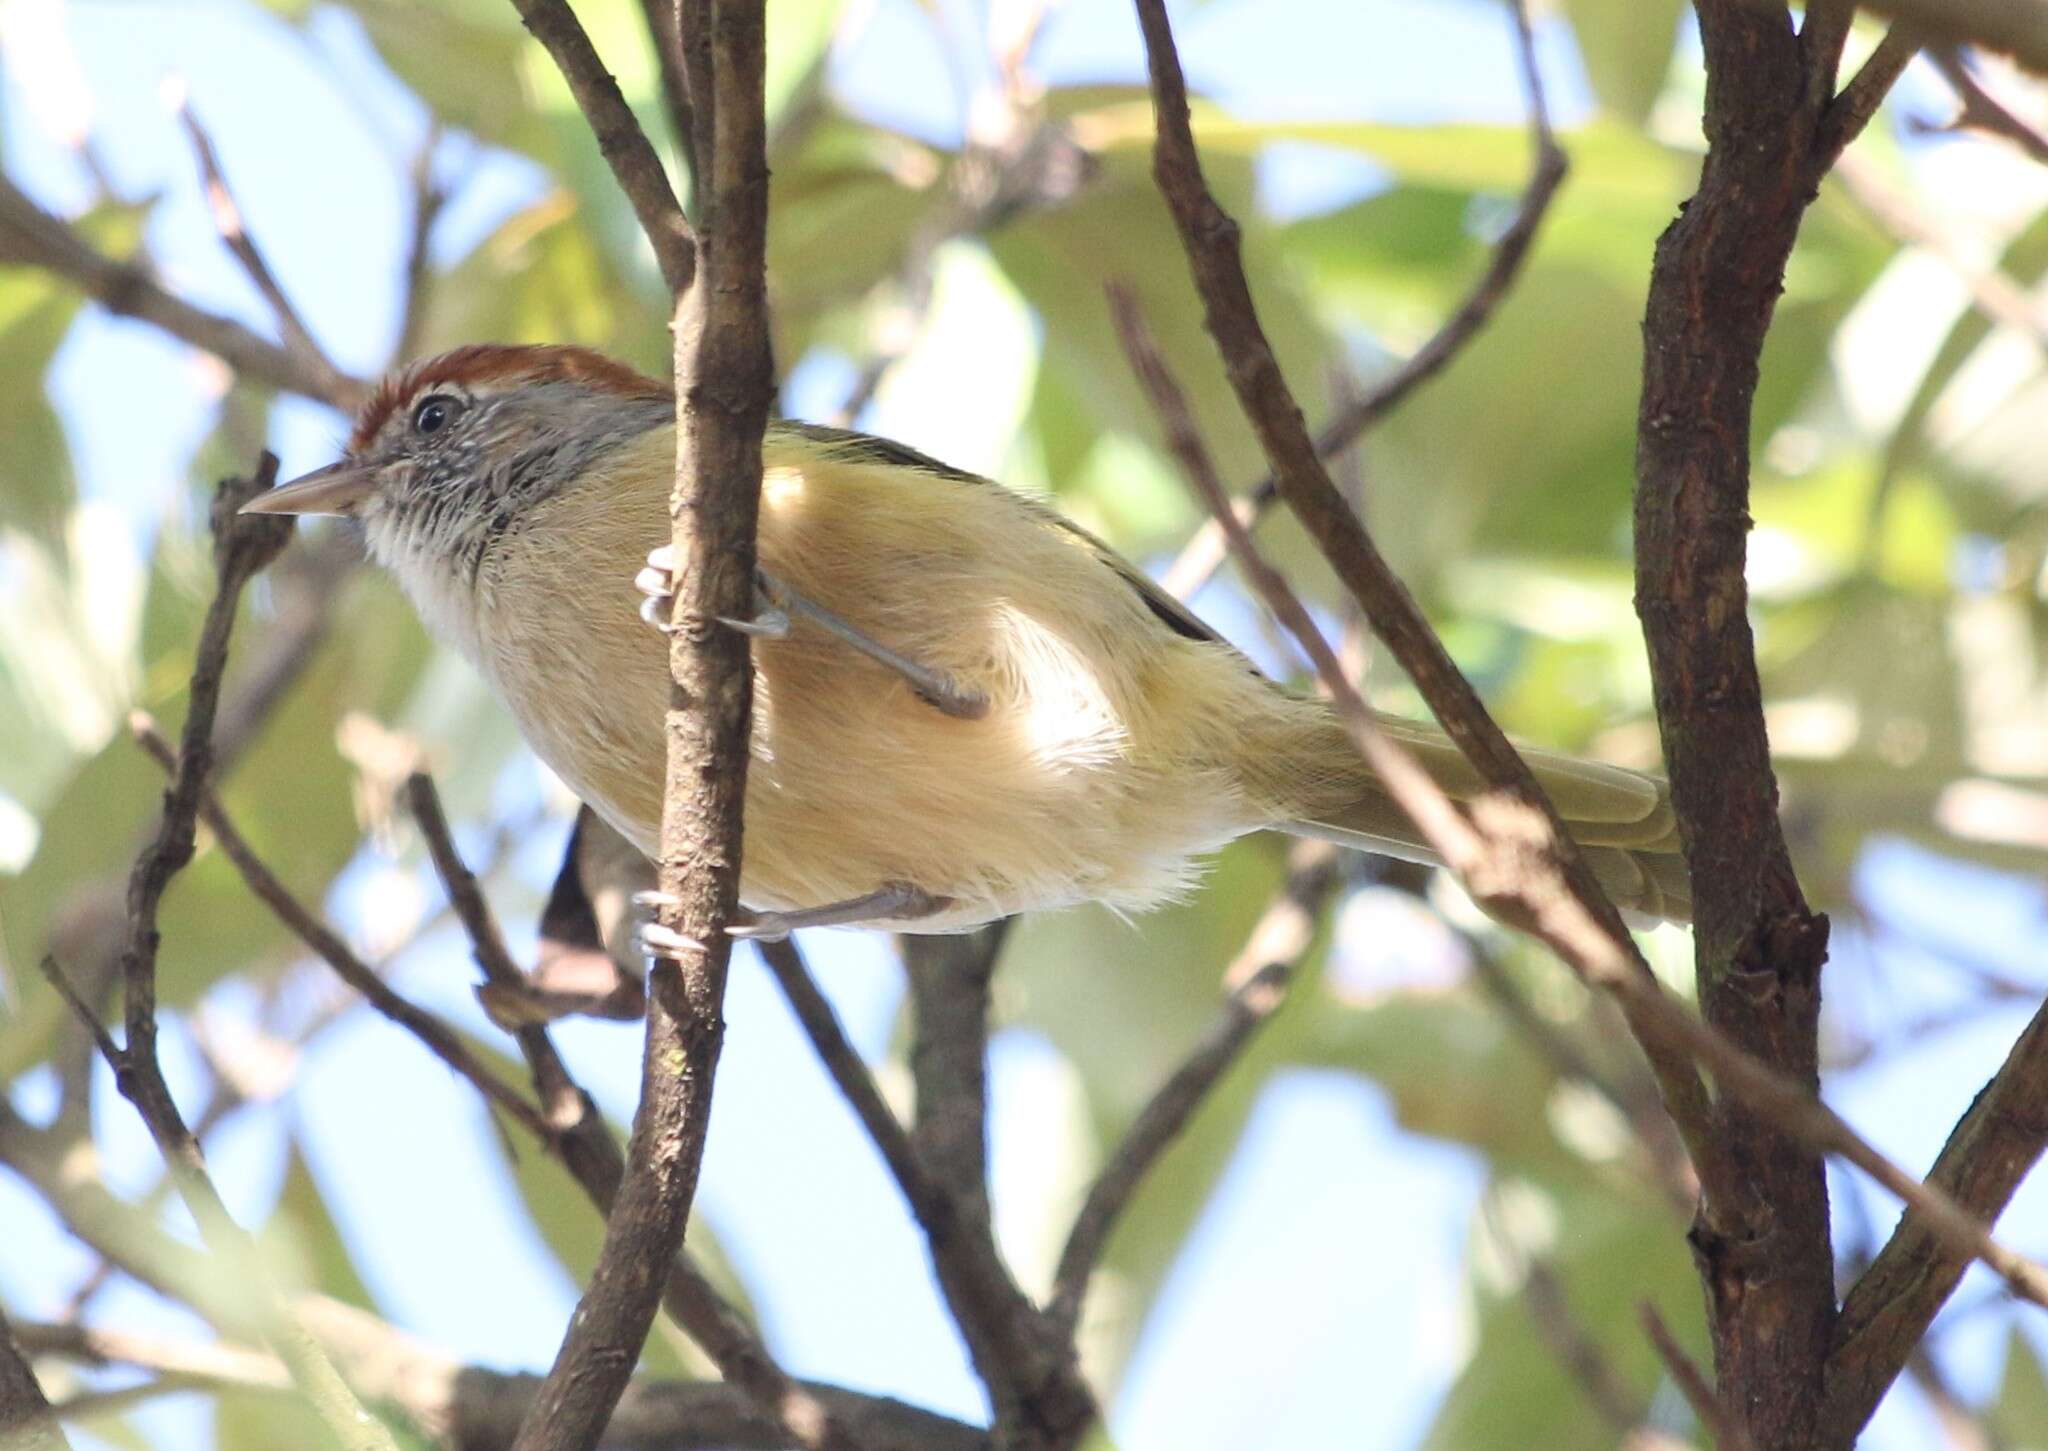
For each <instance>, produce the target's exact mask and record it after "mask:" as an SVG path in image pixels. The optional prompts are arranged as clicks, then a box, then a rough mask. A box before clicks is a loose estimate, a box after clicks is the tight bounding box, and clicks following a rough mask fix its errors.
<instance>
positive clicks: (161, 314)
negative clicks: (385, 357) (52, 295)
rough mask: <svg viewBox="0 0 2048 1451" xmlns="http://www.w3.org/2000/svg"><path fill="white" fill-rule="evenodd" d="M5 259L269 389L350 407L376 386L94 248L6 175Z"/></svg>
mask: <svg viewBox="0 0 2048 1451" xmlns="http://www.w3.org/2000/svg"><path fill="white" fill-rule="evenodd" d="M0 258H4V259H5V260H7V261H9V262H19V263H23V264H26V265H28V266H31V267H40V268H43V269H44V270H45V271H48V272H53V273H55V274H57V275H58V276H59V277H62V278H64V279H65V280H66V281H68V282H69V283H71V284H72V285H73V286H74V287H76V288H77V289H78V290H79V291H80V292H83V293H84V294H85V295H86V296H87V297H90V298H91V299H92V300H93V301H95V302H97V303H99V304H100V306H102V307H104V308H106V310H107V311H109V312H111V313H113V314H114V315H115V316H116V317H133V318H139V319H140V320H142V321H143V322H147V323H150V324H152V325H154V326H156V327H159V328H162V329H163V330H164V331H165V332H167V333H169V334H170V335H171V336H172V337H175V338H178V339H180V340H182V341H184V342H187V343H190V344H191V345H192V346H193V347H195V348H199V349H201V350H203V351H205V352H209V353H212V354H213V355H214V356H215V357H216V358H219V359H220V360H221V361H222V362H223V363H226V364H227V365H228V366H229V367H230V368H232V369H234V370H235V371H236V372H237V373H239V374H241V375H243V376H244V377H246V378H249V379H251V380H252V381H254V382H257V383H260V384H262V385H263V386H265V387H269V388H277V389H280V390H282V391H283V392H286V393H298V394H301V395H303V396H305V397H307V398H313V399H317V400H318V401H320V402H322V403H327V404H330V405H332V406H333V407H335V408H339V409H342V410H344V411H348V410H352V409H354V408H355V407H356V405H357V404H359V403H361V402H362V401H363V400H364V399H365V398H367V397H368V396H369V393H370V385H369V384H367V383H365V382H363V380H362V379H360V378H352V377H348V376H345V375H342V374H339V373H335V372H333V371H332V370H331V369H322V368H318V367H315V366H312V365H310V364H309V363H308V362H307V361H306V360H305V359H302V358H300V357H298V356H296V355H295V354H293V353H292V352H290V351H288V350H286V349H284V348H281V347H279V346H278V345H277V344H276V343H273V342H271V341H270V340H269V339H268V338H265V337H261V336H259V335H257V334H256V333H253V332H251V331H250V330H249V329H248V328H246V327H243V326H242V324H240V323H238V322H236V321H235V320H234V319H232V318H227V317H222V316H220V315H219V314H218V313H211V312H207V311H205V310H204V309H203V308H198V307H194V306H193V305H192V304H191V303H189V302H186V301H185V300H184V299H183V298H181V297H177V296H175V295H174V294H172V293H170V292H167V291H165V290H164V287H163V286H162V284H161V283H159V282H158V281H157V280H156V279H155V278H154V277H152V276H151V275H150V273H149V271H148V269H147V268H145V267H142V266H140V265H138V264H136V263H132V262H116V261H114V260H113V259H112V258H111V257H108V256H106V255H104V254H103V253H101V252H99V251H97V250H95V249H94V248H93V247H92V245H91V244H89V243H88V242H87V241H86V240H85V239H84V238H83V237H81V236H79V234H78V232H77V231H76V230H75V229H74V228H72V227H71V226H69V225H68V224H67V223H65V222H63V221H61V220H59V219H58V218H56V217H53V216H51V215H50V214H49V213H48V212H46V211H44V210H43V209H42V208H41V207H39V206H37V205H36V204H35V203H34V202H33V201H31V200H30V199H29V198H28V196H27V195H26V194H25V193H23V192H22V191H21V190H20V189H19V188H17V187H16V186H15V185H14V183H13V182H11V181H9V180H8V179H7V178H6V177H5V176H0Z"/></svg>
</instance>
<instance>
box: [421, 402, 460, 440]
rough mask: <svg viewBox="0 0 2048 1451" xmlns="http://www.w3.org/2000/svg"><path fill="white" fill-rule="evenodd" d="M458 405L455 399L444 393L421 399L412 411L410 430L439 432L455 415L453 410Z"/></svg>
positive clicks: (426, 432) (427, 432) (423, 432)
mask: <svg viewBox="0 0 2048 1451" xmlns="http://www.w3.org/2000/svg"><path fill="white" fill-rule="evenodd" d="M460 406H461V405H460V404H459V403H458V402H457V401H456V400H455V399H453V398H450V397H449V396H448V395H447V394H445V393H436V394H435V395H434V396H433V397H431V398H427V399H424V400H422V401H421V403H420V406H419V407H417V408H415V409H413V411H412V431H413V432H414V433H420V434H429V433H439V432H440V431H441V430H442V429H444V428H446V427H447V426H448V424H449V422H450V420H452V419H453V418H454V417H455V410H456V409H457V408H459V407H460Z"/></svg>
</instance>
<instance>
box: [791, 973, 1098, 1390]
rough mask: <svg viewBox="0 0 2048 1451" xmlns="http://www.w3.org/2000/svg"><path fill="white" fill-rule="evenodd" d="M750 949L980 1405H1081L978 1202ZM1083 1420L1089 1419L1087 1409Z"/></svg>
mask: <svg viewBox="0 0 2048 1451" xmlns="http://www.w3.org/2000/svg"><path fill="white" fill-rule="evenodd" d="M759 946H760V950H761V956H762V958H763V960H765V961H766V962H767V964H768V968H769V971H771V972H772V973H774V975H775V980H776V982H777V983H778V984H780V985H781V988H782V992H783V996H785V997H786V998H788V1000H789V1005H790V1008H791V1010H792V1011H794V1012H795V1014H796V1017H797V1021H798V1022H799V1023H801V1024H802V1025H803V1029H804V1032H805V1033H806V1034H807V1035H808V1036H809V1038H810V1040H811V1043H812V1045H813V1046H814V1047H815V1048H816V1049H817V1051H818V1057H819V1058H820V1059H821V1060H822V1061H823V1063H824V1064H825V1067H826V1070H827V1071H828V1072H829V1073H830V1074H831V1075H832V1081H833V1082H834V1083H835V1084H837V1085H838V1087H839V1091H840V1092H841V1093H842V1094H843V1095H844V1096H845V1098H846V1101H847V1102H848V1103H849V1104H850V1105H852V1107H853V1110H854V1113H855V1115H856V1116H857V1117H858V1118H859V1119H860V1121H861V1124H862V1126H863V1127H864V1128H866V1129H867V1131H868V1137H869V1138H870V1139H872V1140H873V1141H874V1144H875V1147H876V1149H877V1150H879V1151H880V1153H881V1155H882V1161H883V1163H885V1164H887V1165H888V1166H889V1172H890V1174H891V1175H892V1176H893V1177H894V1178H895V1180H896V1184H897V1187H898V1188H899V1189H901V1190H902V1192H903V1197H904V1199H905V1200H906V1201H907V1202H908V1203H909V1205H910V1209H911V1214H912V1215H913V1217H915V1218H916V1220H917V1223H918V1227H919V1228H920V1229H922V1230H923V1231H924V1237H925V1243H926V1246H927V1248H928V1250H929V1251H930V1254H931V1257H932V1263H933V1265H934V1267H935V1268H936V1270H937V1272H938V1280H939V1287H940V1289H941V1291H942V1292H943V1293H944V1294H945V1297H946V1304H947V1308H948V1309H949V1310H950V1311H951V1312H952V1315H953V1318H954V1320H955V1321H956V1322H957V1323H958V1324H959V1326H960V1328H961V1333H962V1334H963V1335H964V1336H965V1337H966V1339H967V1343H968V1345H969V1347H970V1349H971V1350H972V1351H973V1352H974V1364H975V1369H976V1371H977V1372H978V1373H979V1374H980V1376H981V1378H982V1380H983V1382H984V1383H985V1384H986V1385H987V1387H988V1390H989V1395H990V1398H991V1399H992V1400H993V1401H995V1402H996V1404H998V1405H1002V1404H1003V1403H1004V1402H1005V1400H1006V1399H1010V1400H1014V1401H1016V1402H1017V1403H1018V1404H1020V1405H1030V1404H1042V1403H1046V1402H1053V1403H1067V1402H1072V1401H1075V1400H1085V1398H1086V1391H1085V1388H1084V1387H1079V1385H1078V1382H1077V1381H1073V1373H1072V1366H1071V1363H1070V1357H1069V1353H1068V1351H1067V1350H1066V1348H1065V1335H1066V1334H1067V1333H1068V1332H1067V1331H1066V1329H1065V1328H1060V1329H1058V1330H1057V1331H1055V1329H1054V1327H1052V1326H1049V1325H1047V1324H1046V1322H1045V1318H1044V1316H1043V1315H1042V1314H1041V1312H1040V1311H1039V1310H1038V1309H1037V1307H1035V1306H1034V1305H1032V1304H1031V1302H1030V1301H1029V1300H1028V1299H1027V1298H1025V1296H1024V1293H1023V1291H1021V1290H1020V1289H1018V1288H1017V1284H1016V1281H1015V1280H1013V1279H1012V1278H1011V1277H1010V1272H1009V1270H1008V1269H1007V1268H1005V1267H1004V1265H1003V1262H1002V1257H1001V1255H1000V1254H999V1253H998V1252H997V1249H996V1244H995V1234H994V1230H993V1227H992V1225H991V1224H990V1221H989V1217H988V1204H987V1199H986V1196H985V1195H982V1194H979V1193H976V1194H974V1195H972V1196H965V1197H964V1198H963V1196H959V1195H956V1193H955V1192H954V1190H953V1188H952V1187H951V1186H949V1185H948V1184H947V1183H945V1182H943V1181H941V1180H940V1179H938V1178H937V1177H935V1176H934V1175H933V1174H932V1173H931V1172H930V1171H929V1170H928V1169H927V1167H926V1165H925V1163H924V1161H923V1159H922V1158H921V1157H920V1156H919V1154H918V1151H917V1149H916V1146H915V1145H913V1143H912V1142H911V1138H910V1135H909V1133H908V1132H907V1131H906V1130H905V1129H904V1127H903V1125H902V1123H901V1122H899V1121H898V1120H897V1118H896V1115H895V1114H894V1113H893V1112H891V1111H890V1108H889V1106H888V1104H887V1103H886V1102H884V1101H883V1098H882V1094H881V1090H880V1089H879V1088H877V1087H876V1085H875V1080H874V1075H872V1074H871V1073H869V1072H868V1068H867V1065H866V1064H865V1063H863V1062H862V1061H861V1057H860V1054H859V1053H858V1052H857V1051H856V1050H855V1048H854V1046H853V1044H852V1043H851V1042H849V1041H848V1040H847V1037H846V1033H845V1030H844V1029H843V1028H841V1026H840V1024H839V1019H838V1016H837V1015H836V1014H835V1013H834V1012H833V1011H832V1005H831V1003H829V1002H828V1001H826V998H825V995H824V994H823V993H822V992H820V991H819V990H818V985H817V982H816V981H815V980H814V979H813V978H812V977H811V974H810V970H809V969H808V968H807V967H806V966H805V965H804V960H803V956H802V954H801V953H799V952H798V951H797V949H796V947H795V945H794V944H793V943H790V942H764V943H761V944H759ZM1069 1382H1072V1383H1071V1384H1070V1383H1069ZM1077 1392H1078V1394H1077ZM1087 1414H1088V1415H1089V1416H1091V1417H1092V1415H1093V1411H1092V1407H1090V1409H1089V1410H1088V1412H1087ZM1080 1424H1083V1425H1085V1424H1086V1422H1085V1421H1082V1422H1081V1423H1080Z"/></svg>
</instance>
